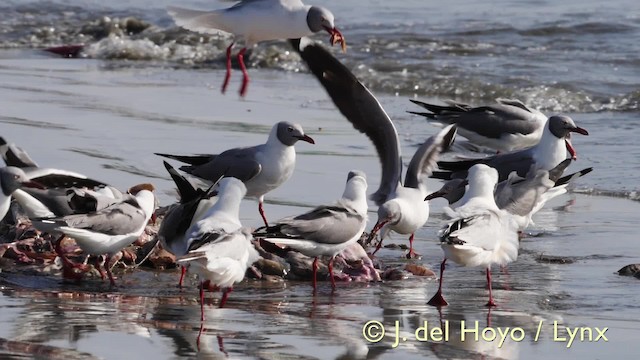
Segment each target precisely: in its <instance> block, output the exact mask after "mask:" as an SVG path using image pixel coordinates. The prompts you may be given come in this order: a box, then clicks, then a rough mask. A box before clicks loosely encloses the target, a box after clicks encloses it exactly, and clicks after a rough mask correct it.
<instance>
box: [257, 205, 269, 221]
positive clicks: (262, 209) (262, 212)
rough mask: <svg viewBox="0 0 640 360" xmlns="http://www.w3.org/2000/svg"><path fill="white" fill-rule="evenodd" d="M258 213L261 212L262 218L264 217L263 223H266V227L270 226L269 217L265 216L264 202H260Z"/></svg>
mask: <svg viewBox="0 0 640 360" xmlns="http://www.w3.org/2000/svg"><path fill="white" fill-rule="evenodd" d="M258 212H260V216H262V221H264V226H269V222H268V221H267V217H266V216H265V215H264V208H263V207H262V201H260V202H258Z"/></svg>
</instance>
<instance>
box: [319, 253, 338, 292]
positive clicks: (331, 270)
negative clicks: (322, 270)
mask: <svg viewBox="0 0 640 360" xmlns="http://www.w3.org/2000/svg"><path fill="white" fill-rule="evenodd" d="M329 278H331V290H333V291H336V280H335V279H334V278H333V257H331V260H329ZM314 279H315V277H314Z"/></svg>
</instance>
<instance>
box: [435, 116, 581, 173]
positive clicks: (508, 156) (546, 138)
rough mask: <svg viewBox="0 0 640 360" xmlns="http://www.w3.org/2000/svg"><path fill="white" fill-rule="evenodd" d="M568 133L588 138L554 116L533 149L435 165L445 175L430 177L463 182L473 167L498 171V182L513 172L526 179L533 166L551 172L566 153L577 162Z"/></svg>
mask: <svg viewBox="0 0 640 360" xmlns="http://www.w3.org/2000/svg"><path fill="white" fill-rule="evenodd" d="M571 133H578V134H581V135H589V133H588V132H587V130H585V129H583V128H581V127H579V126H577V125H576V124H575V122H574V121H573V119H571V118H570V117H568V116H565V115H554V116H551V117H550V118H549V120H548V121H547V124H546V125H545V127H544V131H543V132H542V137H541V138H540V142H538V144H536V145H535V146H532V147H530V148H527V149H524V150H519V151H514V152H510V153H504V154H498V155H493V156H489V157H485V158H481V159H471V160H459V161H438V166H439V167H440V169H442V170H445V171H434V172H433V175H432V177H434V178H437V179H445V180H450V179H452V178H456V177H458V178H464V177H465V176H466V171H467V170H468V169H469V168H470V167H472V166H473V165H475V164H487V165H489V166H491V167H493V168H495V169H496V170H498V174H499V181H503V180H505V179H507V177H508V176H509V174H511V172H512V171H515V172H516V173H517V174H518V175H519V176H521V177H525V176H526V175H527V173H528V172H529V170H531V168H532V166H533V168H534V169H535V170H538V169H543V170H551V169H553V168H554V167H555V166H557V165H558V164H559V163H560V162H562V161H563V160H565V159H566V158H567V150H568V151H569V154H570V155H571V158H572V159H574V160H575V159H576V158H577V154H576V151H575V149H574V147H573V145H572V144H571V141H570V135H571Z"/></svg>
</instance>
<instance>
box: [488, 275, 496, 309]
mask: <svg viewBox="0 0 640 360" xmlns="http://www.w3.org/2000/svg"><path fill="white" fill-rule="evenodd" d="M487 285H489V301H488V302H487V306H489V307H493V306H496V303H495V302H494V301H493V294H492V293H491V267H487Z"/></svg>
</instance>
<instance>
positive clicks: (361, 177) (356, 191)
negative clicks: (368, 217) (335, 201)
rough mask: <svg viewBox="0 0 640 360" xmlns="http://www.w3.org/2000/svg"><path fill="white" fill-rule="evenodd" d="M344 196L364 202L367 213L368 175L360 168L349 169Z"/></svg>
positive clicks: (344, 197)
mask: <svg viewBox="0 0 640 360" xmlns="http://www.w3.org/2000/svg"><path fill="white" fill-rule="evenodd" d="M342 198H343V199H349V200H352V201H359V202H362V203H364V206H365V210H364V212H365V213H366V204H367V175H366V174H365V173H364V172H362V171H359V170H352V171H349V175H347V185H346V186H345V188H344V193H343V194H342Z"/></svg>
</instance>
